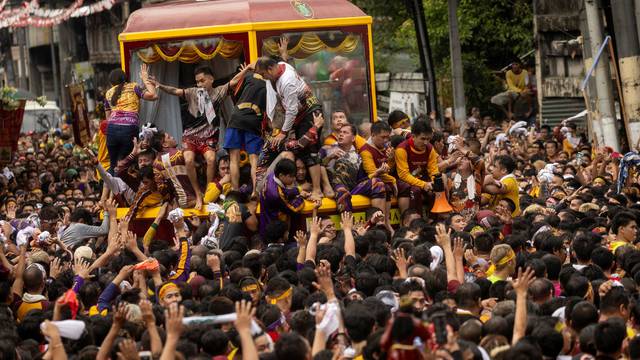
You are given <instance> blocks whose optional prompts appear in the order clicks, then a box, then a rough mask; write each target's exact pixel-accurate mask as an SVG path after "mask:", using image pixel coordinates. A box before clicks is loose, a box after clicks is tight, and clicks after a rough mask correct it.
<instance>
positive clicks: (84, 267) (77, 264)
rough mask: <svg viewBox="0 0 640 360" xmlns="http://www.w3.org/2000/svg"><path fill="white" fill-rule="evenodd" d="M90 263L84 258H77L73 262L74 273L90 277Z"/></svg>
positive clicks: (86, 277) (84, 277)
mask: <svg viewBox="0 0 640 360" xmlns="http://www.w3.org/2000/svg"><path fill="white" fill-rule="evenodd" d="M89 266H90V265H89V263H88V262H87V261H85V260H84V259H82V258H79V259H75V261H74V263H73V273H74V274H76V275H78V276H80V277H81V278H83V279H88V278H89Z"/></svg>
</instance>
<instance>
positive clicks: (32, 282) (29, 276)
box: [23, 266, 44, 294]
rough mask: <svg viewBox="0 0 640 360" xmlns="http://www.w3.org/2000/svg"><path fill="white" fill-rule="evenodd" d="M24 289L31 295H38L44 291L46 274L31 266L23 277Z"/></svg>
mask: <svg viewBox="0 0 640 360" xmlns="http://www.w3.org/2000/svg"><path fill="white" fill-rule="evenodd" d="M23 279H24V287H25V289H26V290H27V292H28V293H30V294H37V293H40V292H42V290H43V289H44V274H43V273H42V271H41V270H40V269H39V268H38V267H36V266H29V267H28V268H27V269H26V270H25V271H24V275H23Z"/></svg>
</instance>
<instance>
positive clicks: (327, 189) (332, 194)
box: [322, 186, 336, 199]
mask: <svg viewBox="0 0 640 360" xmlns="http://www.w3.org/2000/svg"><path fill="white" fill-rule="evenodd" d="M322 192H323V193H324V196H325V197H326V198H329V199H333V198H335V197H336V192H335V191H333V189H332V188H331V186H325V187H324V189H322Z"/></svg>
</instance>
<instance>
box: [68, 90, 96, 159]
mask: <svg viewBox="0 0 640 360" xmlns="http://www.w3.org/2000/svg"><path fill="white" fill-rule="evenodd" d="M68 88H69V96H70V97H71V108H72V109H73V111H72V112H73V123H72V125H73V138H74V140H75V142H76V144H77V145H78V146H81V147H82V146H86V145H87V144H89V143H90V142H91V128H90V127H89V116H88V115H87V106H86V104H85V101H84V87H83V86H82V84H70V85H69V86H68Z"/></svg>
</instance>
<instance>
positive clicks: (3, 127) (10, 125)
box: [0, 101, 25, 165]
mask: <svg viewBox="0 0 640 360" xmlns="http://www.w3.org/2000/svg"><path fill="white" fill-rule="evenodd" d="M24 105H25V102H24V101H20V104H19V106H18V108H17V109H11V110H8V109H3V108H2V107H1V106H0V164H1V165H6V164H9V163H11V161H12V160H13V154H15V152H16V151H17V150H18V138H19V137H20V128H21V127H22V117H23V116H24Z"/></svg>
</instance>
